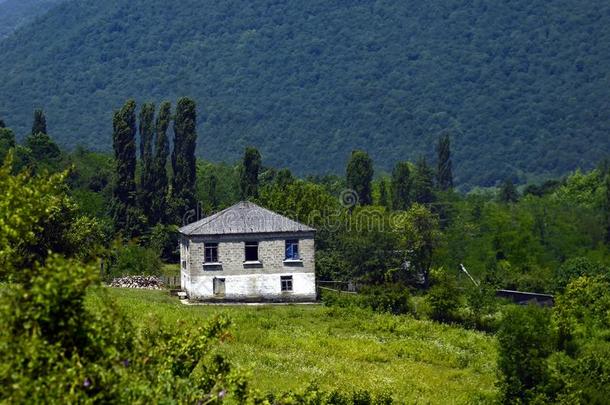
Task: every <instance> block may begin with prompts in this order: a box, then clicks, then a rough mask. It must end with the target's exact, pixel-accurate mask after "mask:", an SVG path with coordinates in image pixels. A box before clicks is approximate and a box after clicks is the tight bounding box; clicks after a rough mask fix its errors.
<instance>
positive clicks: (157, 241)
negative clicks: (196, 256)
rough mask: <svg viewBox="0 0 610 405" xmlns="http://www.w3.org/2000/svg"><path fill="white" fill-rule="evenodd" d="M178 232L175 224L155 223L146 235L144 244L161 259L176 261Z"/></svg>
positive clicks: (178, 253) (178, 252) (177, 255)
mask: <svg viewBox="0 0 610 405" xmlns="http://www.w3.org/2000/svg"><path fill="white" fill-rule="evenodd" d="M179 240H180V234H179V233H178V227H177V226H176V225H163V224H157V225H155V226H153V227H152V228H151V229H150V231H149V234H148V235H147V237H146V245H147V246H148V247H149V248H151V249H153V250H154V251H155V252H157V253H158V254H159V255H160V257H161V258H162V259H163V260H167V261H170V262H178V261H179V260H180V251H179V250H178V245H179Z"/></svg>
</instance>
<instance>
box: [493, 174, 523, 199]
mask: <svg viewBox="0 0 610 405" xmlns="http://www.w3.org/2000/svg"><path fill="white" fill-rule="evenodd" d="M498 199H499V200H500V202H503V203H515V202H517V201H519V192H518V191H517V189H516V188H515V185H514V184H513V181H512V180H511V179H506V180H504V183H502V187H501V188H500V192H499V194H498Z"/></svg>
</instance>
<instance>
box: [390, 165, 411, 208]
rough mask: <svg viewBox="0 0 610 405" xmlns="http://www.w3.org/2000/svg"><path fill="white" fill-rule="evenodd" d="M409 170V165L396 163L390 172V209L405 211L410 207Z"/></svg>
mask: <svg viewBox="0 0 610 405" xmlns="http://www.w3.org/2000/svg"><path fill="white" fill-rule="evenodd" d="M411 183H412V179H411V169H410V168H409V163H407V162H398V163H397V164H396V166H394V170H392V208H394V209H395V210H401V211H404V210H407V209H409V207H410V206H411Z"/></svg>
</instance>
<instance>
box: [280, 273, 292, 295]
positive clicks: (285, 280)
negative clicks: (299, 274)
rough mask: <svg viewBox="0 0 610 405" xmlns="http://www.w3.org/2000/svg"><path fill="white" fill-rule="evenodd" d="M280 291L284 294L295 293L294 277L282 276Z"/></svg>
mask: <svg viewBox="0 0 610 405" xmlns="http://www.w3.org/2000/svg"><path fill="white" fill-rule="evenodd" d="M280 290H281V291H282V292H283V293H289V292H293V291H294V278H293V277H292V276H280Z"/></svg>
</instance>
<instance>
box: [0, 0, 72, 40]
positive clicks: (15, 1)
mask: <svg viewBox="0 0 610 405" xmlns="http://www.w3.org/2000/svg"><path fill="white" fill-rule="evenodd" d="M60 1H62V0H0V39H2V38H5V37H7V36H8V35H10V34H11V33H12V32H13V31H14V30H15V29H17V28H18V27H20V26H21V25H23V24H26V23H28V22H30V21H32V20H33V19H34V18H35V17H37V16H39V15H41V14H44V13H46V12H47V11H49V10H50V9H51V7H53V6H54V5H55V4H57V3H59V2H60Z"/></svg>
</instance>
